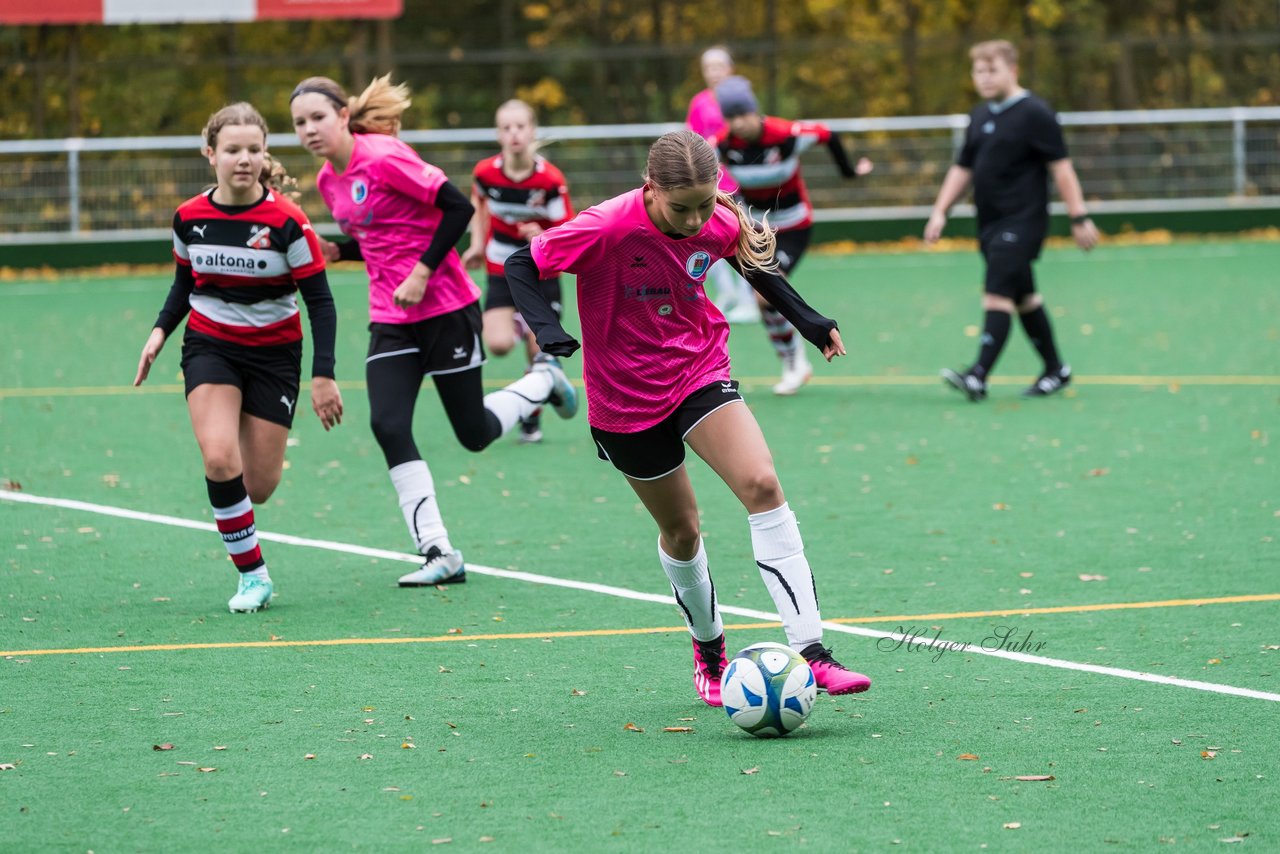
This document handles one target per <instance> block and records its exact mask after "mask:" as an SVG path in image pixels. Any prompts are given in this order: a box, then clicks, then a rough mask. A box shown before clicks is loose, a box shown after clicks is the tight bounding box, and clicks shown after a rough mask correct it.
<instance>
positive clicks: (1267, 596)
mask: <svg viewBox="0 0 1280 854" xmlns="http://www.w3.org/2000/svg"><path fill="white" fill-rule="evenodd" d="M1276 601H1280V593H1258V594H1251V595H1248V596H1218V597H1215V598H1212V599H1161V600H1159V601H1156V602H1104V603H1100V604H1095V605H1059V606H1057V607H1053V608H1002V609H1000V610H996V611H957V612H954V613H950V614H911V615H903V616H896V617H882V616H879V615H877V616H874V617H839V618H837V619H834V620H829V621H828V622H832V623H907V622H922V621H924V620H937V621H941V620H970V619H974V618H976V617H1020V616H1024V615H1031V614H1081V613H1085V612H1087V611H1129V610H1137V609H1140V608H1185V607H1187V606H1191V605H1229V604H1232V603H1236V602H1276Z"/></svg>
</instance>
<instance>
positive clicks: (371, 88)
mask: <svg viewBox="0 0 1280 854" xmlns="http://www.w3.org/2000/svg"><path fill="white" fill-rule="evenodd" d="M412 103H413V102H412V101H411V100H410V99H409V87H408V86H406V85H405V84H403V83H399V84H395V85H392V83H391V74H390V73H387V74H384V75H382V76H381V77H375V78H373V82H372V83H370V84H369V85H368V86H366V87H365V90H364V91H363V92H361V93H360V94H359V95H357V96H355V97H354V98H352V99H351V100H350V101H349V102H348V108H349V109H350V110H351V118H350V119H349V121H348V125H347V126H348V127H350V128H351V132H352V133H383V134H386V135H388V136H396V135H398V134H399V133H400V116H401V114H403V113H404V111H405V110H407V109H409V105H410V104H412Z"/></svg>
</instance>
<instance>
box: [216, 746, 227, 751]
mask: <svg viewBox="0 0 1280 854" xmlns="http://www.w3.org/2000/svg"><path fill="white" fill-rule="evenodd" d="M213 749H214V750H226V749H227V748H226V747H225V746H220V745H215V746H214V748H213Z"/></svg>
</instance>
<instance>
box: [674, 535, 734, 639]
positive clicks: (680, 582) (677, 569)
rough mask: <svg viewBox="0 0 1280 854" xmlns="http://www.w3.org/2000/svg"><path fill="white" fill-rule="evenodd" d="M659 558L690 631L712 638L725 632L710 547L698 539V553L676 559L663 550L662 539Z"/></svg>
mask: <svg viewBox="0 0 1280 854" xmlns="http://www.w3.org/2000/svg"><path fill="white" fill-rule="evenodd" d="M658 560H659V561H660V562H661V563H662V570H663V572H665V573H666V574H667V580H668V581H670V582H671V589H672V591H674V592H675V594H676V603H677V604H678V605H679V607H680V614H681V616H683V617H684V623H685V625H686V626H688V627H689V633H690V634H691V635H693V636H694V637H695V638H696V639H698V640H700V641H711V640H715V639H716V638H718V637H720V635H722V634H724V623H723V622H722V621H721V619H720V609H719V608H717V607H716V587H715V585H714V584H712V583H711V573H710V572H709V571H708V569H707V550H706V549H705V548H703V544H702V540H701V539H699V540H698V553H697V554H695V555H694V556H693V558H692V559H691V560H676V559H675V558H673V557H672V556H671V555H669V554H667V553H666V552H664V551H663V550H662V540H661V539H659V540H658Z"/></svg>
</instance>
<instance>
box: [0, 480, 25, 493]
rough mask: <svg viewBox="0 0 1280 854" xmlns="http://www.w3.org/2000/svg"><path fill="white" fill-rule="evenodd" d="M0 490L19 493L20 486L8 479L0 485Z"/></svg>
mask: <svg viewBox="0 0 1280 854" xmlns="http://www.w3.org/2000/svg"><path fill="white" fill-rule="evenodd" d="M0 488H3V489H4V491H5V492H21V491H22V484H20V483H18V482H17V481H16V480H9V479H8V478H5V480H4V481H3V483H0Z"/></svg>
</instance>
